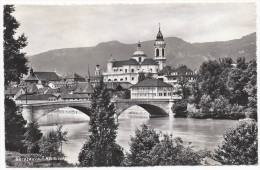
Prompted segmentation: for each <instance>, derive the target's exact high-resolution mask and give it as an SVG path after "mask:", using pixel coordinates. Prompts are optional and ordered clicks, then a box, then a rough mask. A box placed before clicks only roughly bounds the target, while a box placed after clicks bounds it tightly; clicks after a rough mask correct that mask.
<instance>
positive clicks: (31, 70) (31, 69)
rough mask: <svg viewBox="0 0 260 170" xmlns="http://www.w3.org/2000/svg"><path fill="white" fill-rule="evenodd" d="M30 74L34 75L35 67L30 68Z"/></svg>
mask: <svg viewBox="0 0 260 170" xmlns="http://www.w3.org/2000/svg"><path fill="white" fill-rule="evenodd" d="M30 75H33V68H32V66H31V68H30Z"/></svg>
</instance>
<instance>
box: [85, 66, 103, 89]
mask: <svg viewBox="0 0 260 170" xmlns="http://www.w3.org/2000/svg"><path fill="white" fill-rule="evenodd" d="M101 76H102V72H101V69H100V66H99V65H98V64H97V65H96V69H95V75H94V76H88V77H86V79H87V80H88V81H89V82H90V83H91V84H92V85H93V86H94V87H95V86H96V85H97V84H98V83H99V81H100V79H101Z"/></svg>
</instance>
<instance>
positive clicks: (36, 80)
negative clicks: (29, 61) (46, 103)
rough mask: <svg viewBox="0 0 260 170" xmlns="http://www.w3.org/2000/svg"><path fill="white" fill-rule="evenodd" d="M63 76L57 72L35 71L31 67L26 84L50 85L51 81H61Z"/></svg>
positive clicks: (25, 80)
mask: <svg viewBox="0 0 260 170" xmlns="http://www.w3.org/2000/svg"><path fill="white" fill-rule="evenodd" d="M60 81H61V78H60V77H59V76H58V75H57V74H56V72H40V71H37V72H34V71H33V69H32V68H31V69H30V74H29V75H28V76H27V77H26V78H25V79H24V85H25V86H28V85H31V84H36V85H42V86H44V87H48V84H49V83H56V82H60Z"/></svg>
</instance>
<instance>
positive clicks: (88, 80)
mask: <svg viewBox="0 0 260 170" xmlns="http://www.w3.org/2000/svg"><path fill="white" fill-rule="evenodd" d="M88 82H90V74H89V64H88Z"/></svg>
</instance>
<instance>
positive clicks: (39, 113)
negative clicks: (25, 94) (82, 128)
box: [21, 101, 91, 122]
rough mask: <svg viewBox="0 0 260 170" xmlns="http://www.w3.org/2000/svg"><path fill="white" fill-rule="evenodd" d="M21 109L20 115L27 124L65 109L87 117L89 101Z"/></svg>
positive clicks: (41, 104) (23, 106) (24, 106)
mask: <svg viewBox="0 0 260 170" xmlns="http://www.w3.org/2000/svg"><path fill="white" fill-rule="evenodd" d="M21 107H22V108H21V109H22V110H21V111H22V115H23V117H24V119H25V120H27V122H31V121H37V120H39V119H40V118H42V117H43V116H45V115H48V114H49V113H51V112H53V111H55V110H58V109H61V108H65V107H70V108H73V109H76V110H78V111H81V112H83V113H84V114H86V115H87V116H89V117H90V115H91V112H90V102H89V101H66V102H48V103H37V104H28V105H22V106H21Z"/></svg>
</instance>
